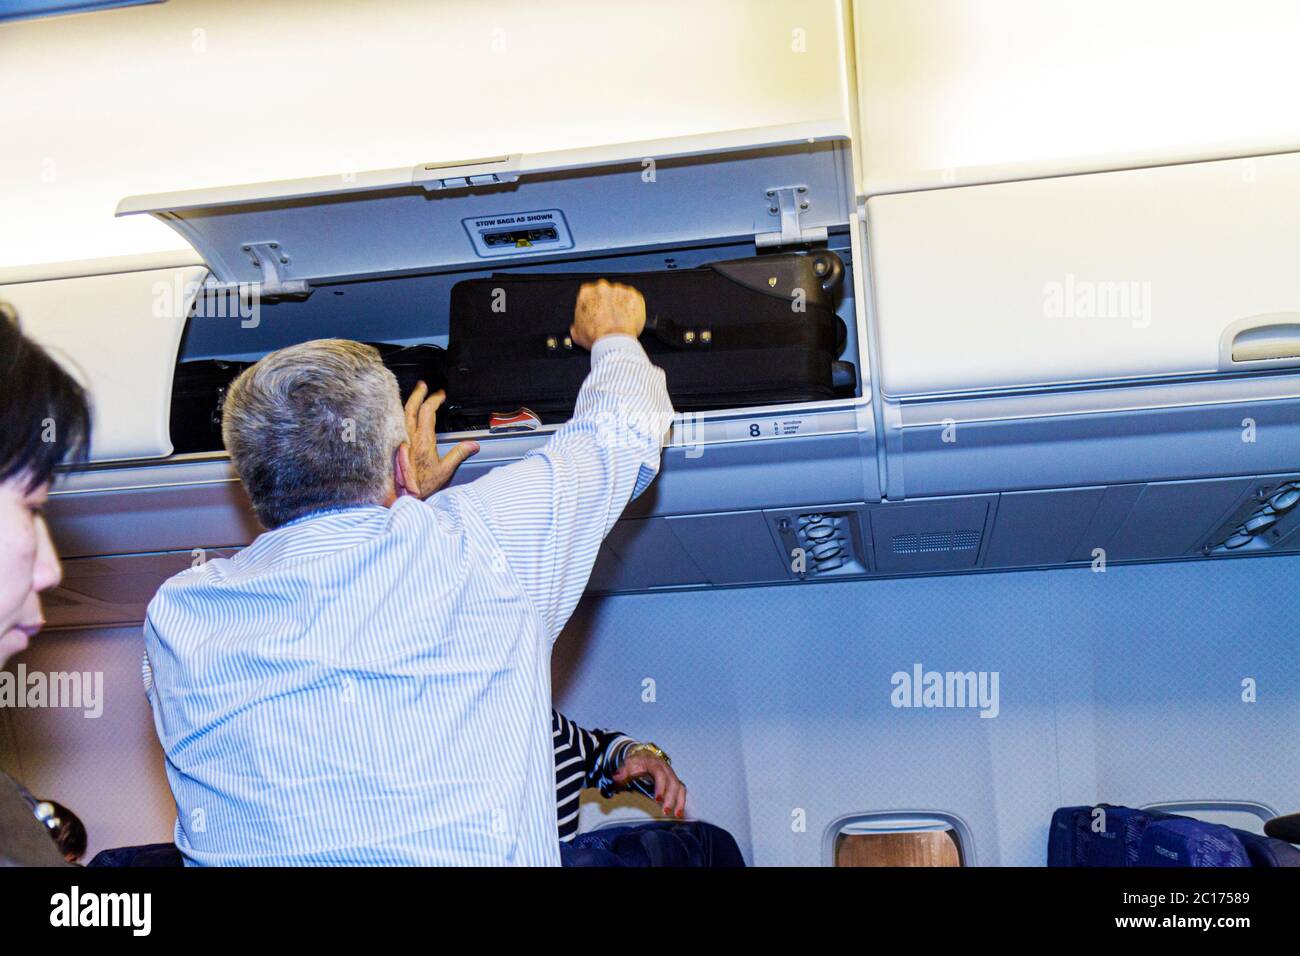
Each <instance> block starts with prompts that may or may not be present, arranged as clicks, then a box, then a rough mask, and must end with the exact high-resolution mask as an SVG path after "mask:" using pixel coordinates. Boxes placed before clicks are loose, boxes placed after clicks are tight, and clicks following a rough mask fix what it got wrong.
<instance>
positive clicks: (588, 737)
mask: <svg viewBox="0 0 1300 956" xmlns="http://www.w3.org/2000/svg"><path fill="white" fill-rule="evenodd" d="M563 716H564V715H562V714H561V717H563ZM564 719H565V720H567V721H569V723H571V724H573V728H574V730H575V731H576V732H577V737H578V740H579V745H580V747H581V748H582V776H583V780H582V785H583V786H584V787H594V788H596V789H597V790H599V791H600V793H601V796H604V797H610V796H613V793H614V786H615V784H614V774H616V773H617V772H618V768H619V767H621V766H623V757H624V755H625V754H626V753H627V749H628V748H629V747H631V746H632V745H633V744H634V743H636V741H635V740H633V739H632V738H631V737H629V736H628V735H627V734H624V733H620V732H619V731H617V730H601V729H599V728H597V729H595V730H587V729H586V728H584V727H579V726H578V725H577V724H574V723H573V721H572V720H570V719H569V718H568V717H564Z"/></svg>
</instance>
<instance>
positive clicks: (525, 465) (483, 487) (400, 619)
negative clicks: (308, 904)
mask: <svg viewBox="0 0 1300 956" xmlns="http://www.w3.org/2000/svg"><path fill="white" fill-rule="evenodd" d="M644 323H645V302H644V301H643V300H642V298H641V295H640V294H639V293H638V292H636V290H634V289H631V288H628V287H626V286H620V285H616V284H610V283H608V282H605V281H603V280H602V281H600V282H598V283H589V284H587V285H584V286H583V288H582V290H581V291H580V292H579V295H578V300H577V303H576V306H575V311H574V323H573V327H572V329H571V334H572V337H573V340H574V342H576V343H577V344H579V345H581V346H582V347H584V348H588V349H590V350H591V361H592V367H591V374H590V375H589V376H588V378H587V381H586V383H585V384H584V385H583V388H582V391H581V393H580V395H579V397H578V403H577V408H576V410H575V412H574V416H573V418H572V419H571V420H570V421H569V422H568V423H567V424H565V425H564V426H562V427H561V428H559V429H558V430H557V431H556V432H555V434H554V435H553V436H552V437H551V438H550V440H549V441H548V442H547V443H546V444H545V445H544V446H542V447H541V448H540V449H537V450H535V451H532V452H530V453H528V454H527V455H525V456H524V457H523V458H522V459H521V460H520V461H517V462H515V463H513V464H509V465H505V466H502V467H498V468H496V469H494V470H492V471H490V472H488V473H487V474H485V475H483V476H482V477H480V478H478V479H477V480H475V481H472V482H469V483H465V484H460V485H457V486H456V487H454V488H448V489H447V490H445V491H440V489H442V488H443V487H444V486H445V485H447V484H448V483H449V482H450V480H451V478H452V476H453V474H454V473H455V471H456V468H457V467H458V466H459V465H460V463H461V462H462V461H464V460H465V459H466V458H467V457H469V456H470V455H472V454H473V453H474V452H475V451H477V450H478V449H477V446H476V445H475V444H474V443H472V442H463V443H461V444H459V445H457V446H456V447H455V448H453V449H452V450H451V451H450V452H448V454H447V455H446V456H443V457H439V455H438V449H437V444H436V439H435V432H434V424H435V415H436V412H437V409H438V406H439V405H440V404H441V402H442V398H443V396H442V394H441V393H437V394H435V395H432V396H428V395H427V389H426V388H425V386H424V385H423V383H421V385H420V386H419V387H417V389H416V390H415V392H414V393H413V394H412V395H411V397H410V398H409V399H408V401H407V403H406V407H405V409H403V407H402V403H401V399H400V397H399V393H398V389H397V382H396V379H394V377H393V375H392V374H391V373H390V372H389V371H388V370H387V369H385V368H384V366H383V365H382V363H381V362H380V360H379V356H378V354H377V353H376V352H375V350H374V349H372V348H370V347H368V346H365V345H360V344H358V343H356V342H347V341H343V340H339V339H331V340H324V341H317V342H307V343H305V344H303V345H297V346H293V347H291V348H286V349H282V350H280V351H278V352H273V353H271V354H270V355H268V356H266V357H265V358H264V359H262V360H261V361H260V362H258V363H257V364H256V365H254V366H253V367H252V368H250V369H248V370H247V371H245V372H244V373H243V374H242V375H241V376H240V377H239V378H238V379H237V380H236V381H235V382H234V384H233V385H232V387H231V389H230V391H229V394H228V396H227V399H226V404H225V412H224V423H223V435H224V438H225V444H226V448H227V449H228V450H229V452H230V455H231V458H232V460H233V462H234V466H235V470H236V471H237V472H238V474H239V477H240V478H241V479H242V480H243V483H244V486H245V488H246V489H247V491H248V495H249V498H250V499H251V501H252V504H253V508H254V510H255V511H256V513H257V516H258V518H259V519H260V520H261V522H262V523H263V524H264V525H265V526H266V528H267V529H268V530H267V531H266V532H265V533H264V534H262V535H260V536H259V537H258V538H257V540H255V541H254V542H253V543H252V544H251V545H249V546H248V547H247V548H245V549H244V550H242V551H241V552H239V553H238V554H237V555H235V556H234V557H233V558H231V559H229V560H225V559H221V560H211V561H207V562H205V563H202V564H200V565H199V566H197V567H194V568H191V569H190V570H188V571H185V572H182V573H181V574H178V575H176V576H175V577H173V578H171V579H170V580H169V581H167V582H166V583H165V584H164V585H163V586H162V588H161V589H160V590H159V591H158V594H157V595H156V596H155V598H154V599H153V601H152V602H151V603H150V605H149V612H148V617H147V619H146V621H145V629H144V631H145V649H146V656H145V685H146V689H147V692H148V695H149V701H150V704H151V706H152V708H153V715H154V725H155V727H156V729H157V731H158V738H159V740H160V741H161V743H162V747H163V751H164V753H165V754H166V760H167V775H168V779H169V781H170V783H171V787H172V793H173V795H174V797H175V799H176V806H177V811H178V818H177V821H176V828H175V839H176V845H177V847H179V848H180V850H181V852H182V854H183V855H184V856H185V859H186V862H187V863H189V864H192V865H223V864H225V865H231V864H246V865H288V864H301V865H340V864H359V865H373V864H496V865H532V864H549V865H556V864H558V863H559V851H558V848H557V844H556V839H555V833H556V808H555V791H554V766H553V759H554V757H553V752H552V739H551V722H550V707H551V686H550V657H551V646H552V644H553V642H554V641H555V638H556V637H557V636H558V634H559V632H560V630H561V628H562V627H563V626H564V624H565V622H566V621H567V620H568V618H569V615H570V614H571V613H572V612H573V608H574V606H575V605H576V604H577V601H578V599H579V597H580V596H581V594H582V591H583V589H584V588H585V586H586V583H587V579H588V576H589V575H590V573H591V567H592V564H593V562H594V561H595V557H596V552H597V550H598V549H599V547H600V543H601V541H602V540H603V539H604V537H605V535H606V534H608V533H609V530H610V529H611V528H612V527H613V524H614V522H615V521H616V520H617V519H618V516H619V514H620V513H621V512H622V510H623V508H624V506H625V505H626V504H627V502H628V500H629V499H630V498H632V497H634V496H635V495H637V494H639V493H640V492H641V491H642V490H644V488H645V487H646V486H647V485H648V484H649V483H650V481H651V480H652V479H653V478H654V476H655V474H656V473H657V471H658V467H659V456H660V451H661V448H662V443H663V437H664V434H665V432H666V430H667V428H668V424H669V422H670V421H671V418H672V414H673V411H672V405H671V404H670V402H669V400H668V393H667V389H666V388H665V384H664V375H663V372H662V371H661V370H659V369H658V368H656V367H655V366H653V365H651V364H650V361H649V359H647V358H646V355H645V352H644V351H643V350H642V348H641V346H640V344H639V343H638V342H637V336H638V335H639V334H640V333H641V330H642V328H643V326H644ZM434 492H439V493H438V494H434Z"/></svg>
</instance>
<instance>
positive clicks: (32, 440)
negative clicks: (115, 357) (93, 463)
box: [0, 302, 90, 491]
mask: <svg viewBox="0 0 1300 956" xmlns="http://www.w3.org/2000/svg"><path fill="white" fill-rule="evenodd" d="M0 382H3V383H4V386H3V390H2V391H0V481H8V480H9V479H10V478H13V477H14V476H25V477H26V479H27V490H28V491H30V490H32V489H33V488H36V487H37V486H39V485H41V484H43V483H45V482H46V481H48V480H49V479H50V477H51V476H52V475H53V474H54V468H55V466H56V465H58V464H59V462H61V461H63V460H65V459H69V460H71V461H73V462H78V461H82V460H84V458H85V455H86V451H87V449H88V447H89V445H90V405H89V402H88V400H87V397H86V390H85V389H84V388H82V387H81V385H80V383H78V382H77V380H76V379H75V378H73V377H72V376H71V375H69V374H68V372H67V371H65V370H64V368H63V366H61V365H59V363H58V362H56V361H54V359H52V358H50V356H49V353H47V352H46V351H45V349H43V348H41V347H40V346H39V345H37V344H36V343H35V342H33V341H32V340H31V339H29V338H27V337H26V336H25V335H23V333H22V331H21V330H20V329H19V327H18V316H17V315H16V314H15V312H14V310H13V309H12V308H11V307H10V306H9V305H7V304H5V303H3V302H0Z"/></svg>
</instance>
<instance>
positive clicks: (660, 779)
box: [614, 753, 686, 818]
mask: <svg viewBox="0 0 1300 956" xmlns="http://www.w3.org/2000/svg"><path fill="white" fill-rule="evenodd" d="M637 777H650V778H651V779H652V780H653V781H654V791H655V799H656V800H658V801H659V802H660V803H662V804H663V806H664V814H665V815H667V816H670V817H673V816H675V817H678V818H680V817H681V816H682V815H683V814H684V813H685V812H686V784H684V783H682V781H681V779H680V778H678V776H677V774H676V773H675V772H674V771H673V768H672V767H670V766H668V764H667V763H666V762H664V761H663V760H661V759H660V758H658V757H656V756H654V755H653V754H647V753H635V754H632V755H631V756H630V757H628V758H627V759H626V760H624V761H623V766H621V767H619V768H618V771H617V772H616V773H615V774H614V782H615V783H618V784H625V785H627V784H631V782H632V781H633V780H634V779H636V778H637Z"/></svg>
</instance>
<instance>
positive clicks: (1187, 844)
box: [1135, 817, 1251, 867]
mask: <svg viewBox="0 0 1300 956" xmlns="http://www.w3.org/2000/svg"><path fill="white" fill-rule="evenodd" d="M1135 865H1137V866H1162V867H1170V866H1176V867H1188V866H1194V867H1221V866H1250V865H1251V864H1250V857H1249V856H1248V855H1247V853H1246V848H1245V847H1243V846H1242V845H1241V840H1239V839H1238V838H1237V835H1236V833H1235V832H1233V830H1232V829H1231V828H1230V827H1225V826H1223V825H1222V824H1219V823H1206V822H1205V821H1203V820H1193V819H1191V818H1190V817H1175V818H1174V819H1171V820H1155V821H1152V823H1151V825H1150V826H1148V827H1147V828H1146V830H1145V831H1144V832H1143V834H1142V843H1141V846H1140V847H1139V849H1138V856H1137V863H1136V864H1135Z"/></svg>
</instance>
